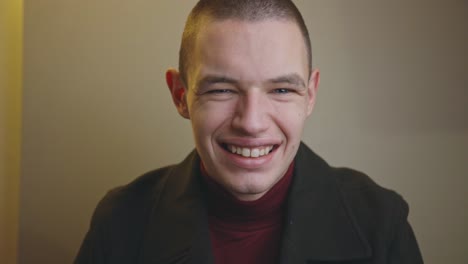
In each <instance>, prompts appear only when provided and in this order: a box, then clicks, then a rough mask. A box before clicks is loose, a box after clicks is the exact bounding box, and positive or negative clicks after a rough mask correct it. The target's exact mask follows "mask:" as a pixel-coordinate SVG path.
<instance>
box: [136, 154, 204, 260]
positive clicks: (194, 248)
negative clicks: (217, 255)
mask: <svg viewBox="0 0 468 264" xmlns="http://www.w3.org/2000/svg"><path fill="white" fill-rule="evenodd" d="M199 164H200V160H199V157H198V155H196V153H195V152H192V153H191V154H190V155H189V156H188V157H187V158H186V159H185V160H184V161H183V162H182V163H181V164H179V165H177V166H175V167H173V168H172V169H171V170H172V171H170V172H169V173H168V175H167V178H166V179H165V180H166V182H165V184H164V185H163V187H162V188H161V190H155V193H160V196H159V198H157V200H156V201H155V206H154V208H153V210H152V213H151V217H150V220H149V224H148V227H147V228H146V232H145V242H144V243H143V244H144V245H143V252H142V254H141V256H142V258H141V260H142V261H141V263H145V264H149V263H174V264H175V263H193V264H195V263H213V261H212V254H211V244H210V240H209V229H208V220H207V218H206V211H205V207H204V202H203V199H204V197H203V195H202V192H201V187H200V182H199V179H200V175H199V171H200V170H199Z"/></svg>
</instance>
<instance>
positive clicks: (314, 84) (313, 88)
mask: <svg viewBox="0 0 468 264" xmlns="http://www.w3.org/2000/svg"><path fill="white" fill-rule="evenodd" d="M319 84H320V71H319V70H318V69H313V70H312V72H311V73H310V79H309V83H308V86H307V93H308V95H309V98H308V102H307V116H309V115H310V114H311V113H312V110H314V106H315V99H316V98H317V91H318V86H319Z"/></svg>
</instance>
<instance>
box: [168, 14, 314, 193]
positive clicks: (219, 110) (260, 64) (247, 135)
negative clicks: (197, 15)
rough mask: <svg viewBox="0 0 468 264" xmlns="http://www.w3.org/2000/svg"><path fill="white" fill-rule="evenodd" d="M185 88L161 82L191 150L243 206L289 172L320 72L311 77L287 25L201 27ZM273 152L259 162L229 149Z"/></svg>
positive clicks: (175, 80) (300, 44) (296, 34)
mask: <svg viewBox="0 0 468 264" xmlns="http://www.w3.org/2000/svg"><path fill="white" fill-rule="evenodd" d="M200 28H201V29H200V31H199V34H198V36H197V40H196V43H195V47H194V51H193V55H192V61H191V66H190V68H189V73H188V87H185V85H184V83H183V82H182V81H181V78H180V75H179V73H178V72H177V70H175V69H169V70H168V71H167V73H166V80H167V84H168V87H169V90H170V92H171V95H172V99H173V101H174V104H175V105H176V107H177V110H178V112H179V114H180V115H181V116H182V117H184V118H187V119H190V121H191V123H192V128H193V134H194V139H195V145H196V149H197V151H198V153H199V155H200V157H201V159H202V162H203V164H204V166H205V168H206V170H207V172H208V175H209V176H210V177H212V178H213V179H214V180H215V181H216V182H218V183H219V184H220V185H221V186H223V187H224V188H225V189H226V190H227V191H229V192H230V193H231V194H233V195H234V196H235V197H237V198H238V199H240V200H246V201H251V200H256V199H258V198H260V197H261V196H263V195H264V194H265V193H266V192H267V191H268V190H269V189H270V188H271V187H272V186H274V184H275V183H276V182H278V181H279V180H280V179H281V177H282V176H283V175H284V173H285V172H286V170H287V169H288V167H289V165H290V163H291V162H292V160H293V159H294V156H295V155H296V152H297V149H298V147H299V144H300V140H301V136H302V131H303V128H304V123H305V121H306V118H307V117H308V116H309V115H310V114H311V112H312V109H313V107H314V104H315V98H316V92H317V87H318V83H319V72H318V70H313V71H312V72H309V70H308V64H307V53H306V47H305V44H304V40H303V37H302V35H301V33H300V31H299V28H298V26H297V25H296V24H295V23H293V22H290V21H286V20H274V19H269V20H263V21H256V22H248V21H241V20H235V19H234V20H233V19H228V20H222V21H216V20H215V21H208V22H206V23H205V25H204V26H203V27H200ZM229 145H235V146H239V147H248V148H255V147H257V148H260V149H262V148H264V147H265V146H274V148H273V150H272V151H271V152H270V153H269V154H268V155H265V156H260V157H256V158H252V157H243V156H240V155H237V154H232V153H231V152H230V151H229V149H227V147H228V146H229Z"/></svg>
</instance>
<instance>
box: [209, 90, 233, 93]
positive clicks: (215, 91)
mask: <svg viewBox="0 0 468 264" xmlns="http://www.w3.org/2000/svg"><path fill="white" fill-rule="evenodd" d="M233 92H234V91H232V90H229V89H215V90H210V91H208V92H206V93H208V94H223V93H233Z"/></svg>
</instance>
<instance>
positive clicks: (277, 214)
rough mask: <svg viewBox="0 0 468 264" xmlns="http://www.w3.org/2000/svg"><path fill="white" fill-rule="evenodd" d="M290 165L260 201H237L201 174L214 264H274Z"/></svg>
mask: <svg viewBox="0 0 468 264" xmlns="http://www.w3.org/2000/svg"><path fill="white" fill-rule="evenodd" d="M293 170H294V163H291V165H290V166H289V168H288V170H287V172H286V173H285V175H284V176H283V177H282V178H281V179H280V180H279V181H278V182H277V183H276V184H275V185H274V186H273V187H272V188H271V189H270V190H269V191H268V192H267V193H266V194H265V195H263V196H262V197H261V198H259V199H258V200H255V201H241V200H239V199H237V198H236V197H234V196H233V195H232V194H231V193H229V192H227V191H226V190H225V189H224V188H223V187H222V186H221V185H219V184H218V183H216V182H215V181H214V180H213V179H212V178H211V177H209V176H208V175H207V173H206V170H205V168H204V167H203V164H202V165H201V171H202V175H203V179H204V180H205V183H206V186H207V192H208V193H207V198H208V199H207V200H208V222H209V229H210V238H211V246H212V249H213V255H214V259H215V263H216V264H221V263H222V264H230V263H235V264H238V263H243V264H249V263H252V264H263V263H265V264H266V263H268V264H272V263H278V259H279V249H280V243H281V233H282V229H283V228H282V227H283V219H284V215H285V208H286V197H287V194H288V190H289V185H290V183H291V180H292V175H293Z"/></svg>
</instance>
